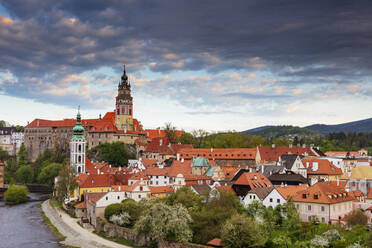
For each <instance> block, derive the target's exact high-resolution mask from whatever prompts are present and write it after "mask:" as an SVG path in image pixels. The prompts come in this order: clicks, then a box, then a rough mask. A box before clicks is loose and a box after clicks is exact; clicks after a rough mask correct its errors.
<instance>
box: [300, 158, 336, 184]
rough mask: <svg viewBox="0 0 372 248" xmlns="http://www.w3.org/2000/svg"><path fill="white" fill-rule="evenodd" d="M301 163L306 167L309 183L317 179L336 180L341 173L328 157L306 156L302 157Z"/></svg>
mask: <svg viewBox="0 0 372 248" xmlns="http://www.w3.org/2000/svg"><path fill="white" fill-rule="evenodd" d="M302 164H303V165H304V166H305V167H306V169H307V177H308V179H309V181H310V183H311V184H314V183H316V182H318V181H337V180H339V179H340V178H341V176H342V175H343V173H342V170H341V169H340V168H337V167H336V166H335V165H334V164H332V163H331V162H330V161H329V160H328V159H321V158H316V157H307V158H303V159H302Z"/></svg>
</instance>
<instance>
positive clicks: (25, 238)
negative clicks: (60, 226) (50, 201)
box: [0, 193, 61, 248]
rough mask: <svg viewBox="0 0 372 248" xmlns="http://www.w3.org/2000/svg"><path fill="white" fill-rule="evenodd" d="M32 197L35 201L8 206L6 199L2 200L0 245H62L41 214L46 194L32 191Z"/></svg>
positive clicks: (27, 247) (33, 247)
mask: <svg viewBox="0 0 372 248" xmlns="http://www.w3.org/2000/svg"><path fill="white" fill-rule="evenodd" d="M30 198H31V199H32V200H33V201H30V202H27V203H24V204H19V205H16V206H6V205H5V202H4V200H0V247H1V248H18V247H19V248H44V247H48V248H49V247H50V248H55V247H61V246H60V245H59V244H58V242H59V239H58V238H57V237H56V236H55V235H54V234H53V233H52V232H51V231H50V230H49V228H48V227H47V226H46V225H45V224H44V221H43V218H42V216H41V212H40V208H39V204H40V203H41V202H42V201H43V200H45V195H40V194H33V193H31V194H30Z"/></svg>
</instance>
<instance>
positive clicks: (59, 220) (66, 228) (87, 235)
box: [41, 200, 130, 248]
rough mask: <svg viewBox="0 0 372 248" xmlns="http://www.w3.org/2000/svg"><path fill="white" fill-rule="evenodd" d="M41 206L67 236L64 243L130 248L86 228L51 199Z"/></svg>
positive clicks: (105, 247)
mask: <svg viewBox="0 0 372 248" xmlns="http://www.w3.org/2000/svg"><path fill="white" fill-rule="evenodd" d="M41 207H42V210H43V212H44V214H45V216H46V217H48V219H49V220H50V222H51V224H53V226H55V227H56V228H57V230H58V231H59V232H60V233H61V234H62V235H63V236H65V237H66V239H65V240H63V241H61V242H60V243H61V244H63V245H66V246H72V247H81V248H101V247H102V248H130V247H129V246H125V245H120V244H118V243H115V242H113V241H109V240H107V239H104V238H101V237H99V236H98V235H96V234H94V233H92V232H90V231H88V230H87V229H84V228H83V227H81V226H80V225H79V224H78V223H77V219H74V218H72V217H70V216H69V215H68V214H66V213H65V212H63V211H62V210H60V209H56V208H54V207H52V206H51V205H50V201H49V200H47V201H44V202H43V203H42V204H41Z"/></svg>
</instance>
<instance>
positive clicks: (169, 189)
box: [149, 186, 174, 194]
mask: <svg viewBox="0 0 372 248" xmlns="http://www.w3.org/2000/svg"><path fill="white" fill-rule="evenodd" d="M149 188H150V191H151V194H161V193H166V194H171V193H173V192H174V189H173V188H172V187H171V186H158V187H149Z"/></svg>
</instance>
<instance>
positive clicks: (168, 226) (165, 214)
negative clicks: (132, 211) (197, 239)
mask: <svg viewBox="0 0 372 248" xmlns="http://www.w3.org/2000/svg"><path fill="white" fill-rule="evenodd" d="M190 222H191V217H190V215H189V213H188V212H187V209H186V208H185V207H184V206H182V205H180V204H177V205H174V206H168V205H166V204H164V203H160V202H159V203H155V204H154V205H152V206H151V207H150V208H149V209H148V210H146V211H145V212H144V214H143V215H142V216H141V217H140V219H139V220H138V221H137V223H136V224H135V226H134V229H135V230H136V232H137V233H143V234H147V235H149V236H150V237H152V238H154V239H156V240H157V241H158V242H159V241H162V240H176V241H189V240H191V238H192V231H191V229H190V227H189V223H190Z"/></svg>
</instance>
